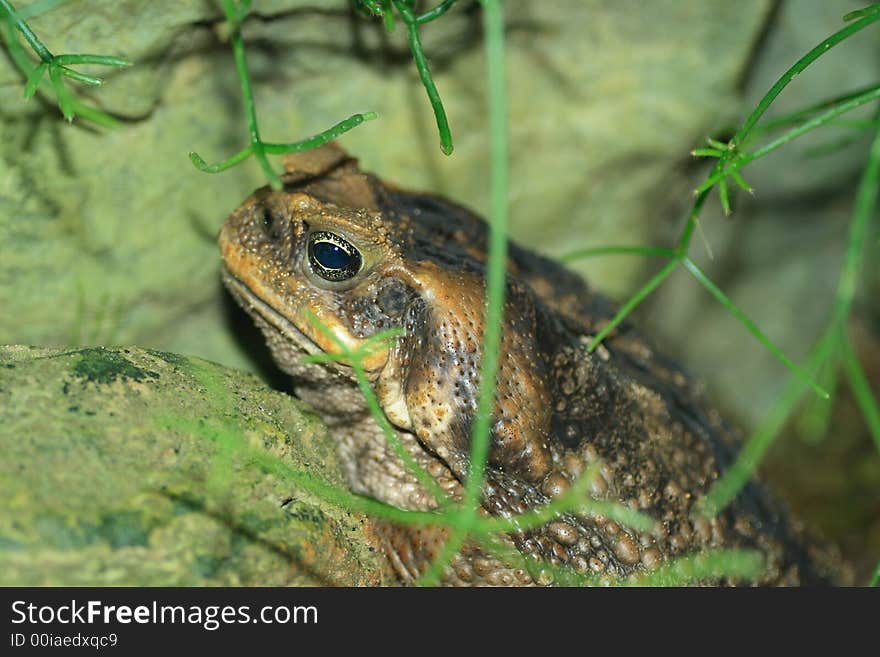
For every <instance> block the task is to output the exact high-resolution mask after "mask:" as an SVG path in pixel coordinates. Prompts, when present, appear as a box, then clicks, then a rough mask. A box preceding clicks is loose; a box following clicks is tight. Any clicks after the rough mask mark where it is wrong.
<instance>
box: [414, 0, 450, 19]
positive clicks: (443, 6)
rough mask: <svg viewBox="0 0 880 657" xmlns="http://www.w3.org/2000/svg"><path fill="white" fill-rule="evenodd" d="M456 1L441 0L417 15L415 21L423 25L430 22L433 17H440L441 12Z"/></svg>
mask: <svg viewBox="0 0 880 657" xmlns="http://www.w3.org/2000/svg"><path fill="white" fill-rule="evenodd" d="M456 2H457V0H443V2H441V3H440V4H439V5H437V6H436V7H434V8H433V9H431V10H429V11H426V12H425V13H424V14H422V15H421V16H419V17H418V18H417V19H416V22H417V23H418V24H419V25H424V24H425V23H430V22H431V21H432V20H434V19H435V18H440V17H441V16H442V15H443V14H445V13H446V12H447V11H449V10H450V9H452V7H453V5H455V3H456Z"/></svg>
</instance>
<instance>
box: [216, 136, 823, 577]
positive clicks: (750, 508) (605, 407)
mask: <svg viewBox="0 0 880 657" xmlns="http://www.w3.org/2000/svg"><path fill="white" fill-rule="evenodd" d="M286 164H287V173H286V175H285V176H284V183H285V186H284V189H283V190H282V191H277V192H276V191H272V190H271V189H269V188H267V187H266V188H262V189H259V190H257V191H256V192H255V193H254V194H253V195H252V196H251V197H250V198H249V199H247V200H246V201H245V202H244V204H242V205H241V206H240V207H239V208H238V209H237V210H235V212H234V213H233V214H232V215H231V216H230V217H229V218H228V219H227V221H226V223H225V225H224V226H223V228H222V231H221V233H220V239H219V241H220V247H221V250H222V254H223V260H224V263H225V268H224V274H223V276H224V281H225V283H226V285H227V287H228V289H229V290H230V291H231V293H232V295H233V296H234V297H235V299H236V300H237V301H238V302H239V303H240V304H241V305H242V306H243V307H244V308H245V309H246V310H247V311H248V313H249V314H250V315H251V316H252V317H253V319H254V321H255V322H256V323H257V325H258V326H259V327H260V329H262V331H263V332H264V334H265V337H266V340H267V341H268V345H269V347H270V349H271V351H272V353H273V356H274V358H275V360H276V361H277V364H278V365H279V367H280V368H281V369H282V370H284V371H285V372H287V373H289V374H290V375H292V376H293V377H294V380H295V390H296V394H297V395H298V396H299V397H301V398H302V399H304V400H306V401H307V402H309V403H310V404H312V405H313V406H314V407H315V409H317V411H318V412H319V413H320V414H321V415H322V416H323V418H324V420H325V421H326V422H327V424H328V426H329V427H330V430H331V432H332V433H333V434H334V436H335V437H336V438H337V439H338V443H339V451H340V455H341V458H342V461H343V463H344V465H345V468H346V474H347V477H348V481H349V484H350V485H351V487H352V489H353V490H355V491H356V492H359V493H362V494H365V495H369V496H372V497H374V498H377V499H379V500H382V501H385V502H387V503H389V504H393V505H396V506H398V507H402V508H406V509H419V510H427V509H431V508H434V507H435V506H436V501H435V500H434V498H433V497H432V495H430V494H429V493H428V492H427V491H426V490H425V489H424V488H423V487H422V486H421V485H420V484H419V482H418V481H417V479H416V478H415V477H414V476H413V475H412V474H411V473H410V472H409V471H408V470H407V468H406V467H405V466H404V464H403V463H402V462H401V460H400V458H399V457H398V456H397V455H396V454H395V452H394V451H393V450H392V449H391V447H390V446H389V445H388V444H386V440H385V437H384V435H383V432H382V430H381V428H380V427H379V426H378V424H377V423H376V422H375V421H374V419H373V418H372V417H371V415H370V413H369V411H368V410H367V408H366V406H365V403H364V399H363V396H362V395H361V393H360V392H359V391H358V389H357V387H356V382H355V379H354V377H353V374H352V370H351V368H350V367H349V366H347V365H345V364H341V363H303V362H302V356H303V354H304V353H320V352H326V353H338V352H339V347H338V345H337V344H336V343H335V342H334V340H333V339H331V338H329V337H328V336H326V335H325V334H324V333H322V332H321V331H320V330H319V329H318V328H317V327H316V325H315V323H314V321H313V319H314V317H317V319H318V320H320V322H322V323H323V324H324V325H325V326H326V327H328V328H329V329H330V331H331V332H332V334H333V336H334V337H335V339H336V340H337V341H340V342H341V343H342V344H344V345H347V346H348V347H350V348H352V349H356V348H358V347H359V346H361V345H362V344H363V342H364V341H365V340H367V339H369V338H370V337H371V336H373V335H375V334H376V333H377V332H380V331H383V330H386V329H389V328H394V327H397V328H400V329H403V334H402V335H401V336H400V337H397V338H395V339H394V340H393V341H392V342H390V343H389V344H388V345H387V347H386V348H383V349H381V350H379V351H377V352H374V353H372V355H371V356H370V357H369V358H368V359H367V360H366V361H364V367H365V369H366V371H367V374H368V377H369V379H370V381H371V383H372V385H373V387H374V389H375V392H376V395H377V398H378V399H379V401H380V403H381V406H382V408H383V409H384V411H385V413H386V415H387V417H388V418H389V419H390V421H391V422H392V423H393V424H394V426H395V427H396V430H397V432H398V434H399V436H400V438H401V441H402V442H403V444H404V445H405V447H406V449H407V450H408V451H409V452H410V453H411V454H412V456H413V457H414V458H415V460H416V461H417V462H418V463H419V464H421V465H422V466H423V467H424V468H425V469H426V470H427V471H428V472H429V473H430V474H431V476H432V477H434V479H435V480H436V481H437V482H438V483H439V484H440V486H441V487H442V488H443V490H445V491H446V492H447V493H448V494H450V495H452V496H453V497H454V496H458V495H460V494H461V491H462V483H461V482H462V481H464V480H465V479H466V476H467V473H468V461H469V436H470V428H471V425H472V423H473V419H474V412H475V408H476V398H477V397H476V395H477V380H478V372H479V365H480V358H481V346H480V338H481V335H482V330H483V308H484V289H483V286H484V268H485V263H486V246H487V243H486V242H487V228H486V225H485V223H484V222H483V221H482V220H481V219H480V218H479V217H477V216H476V215H474V214H473V213H471V212H469V211H468V210H466V209H464V208H462V207H460V206H458V205H456V204H454V203H451V202H449V201H446V200H444V199H441V198H438V197H435V196H430V195H426V194H420V193H413V192H409V191H403V190H400V189H397V188H395V187H393V186H391V185H388V184H385V183H383V182H382V181H381V180H379V179H378V178H376V177H375V176H372V175H369V174H366V173H363V172H361V171H360V170H359V168H358V166H357V162H356V161H355V160H354V159H352V158H350V157H348V156H347V155H346V154H345V153H344V152H343V151H342V150H341V149H339V148H338V147H337V146H335V145H332V144H331V145H327V146H325V147H322V148H320V149H317V150H315V151H310V152H307V153H303V154H299V155H296V156H293V157H291V158H289V159H288V161H287V163H286ZM613 313H614V308H613V306H612V305H611V304H610V303H609V302H608V301H607V300H606V299H605V298H603V297H602V296H600V295H599V294H597V293H595V292H594V291H593V290H592V289H590V288H589V287H588V286H587V285H586V284H585V282H584V281H583V280H582V279H581V278H580V277H578V276H577V275H575V274H573V273H571V272H569V271H567V270H566V269H564V268H563V267H561V266H560V265H558V264H557V263H555V262H552V261H550V260H548V259H546V258H543V257H540V256H538V255H536V254H534V253H531V252H529V251H527V250H525V249H522V248H519V247H517V246H516V245H513V244H511V245H510V252H509V262H508V277H507V302H506V308H505V321H504V326H503V342H502V349H501V354H502V357H501V362H500V369H499V372H498V376H497V393H496V395H497V401H496V406H495V412H494V415H493V420H492V434H491V445H490V452H489V461H488V469H487V473H486V483H485V486H484V490H483V498H482V505H483V510H484V511H485V513H487V514H494V515H499V516H510V515H512V514H517V513H521V512H523V511H526V510H529V509H534V508H536V507H539V506H540V505H544V504H546V503H547V502H548V501H549V500H551V499H553V498H554V497H555V496H557V495H559V494H561V493H563V492H564V491H566V490H568V489H569V487H570V486H571V484H572V482H573V481H574V480H575V479H576V478H577V477H578V476H579V475H580V474H581V473H582V472H583V470H584V469H585V467H586V466H587V465H588V464H590V463H595V462H597V461H599V462H600V463H601V471H600V472H601V475H600V476H599V477H597V478H596V479H595V480H594V481H593V483H592V486H591V494H592V495H593V496H595V497H599V498H603V499H607V500H613V501H617V502H620V503H623V504H625V505H627V506H629V507H631V508H634V509H638V510H640V511H642V512H644V513H646V514H648V515H650V516H652V517H653V518H655V519H656V520H657V521H658V522H657V524H656V528H655V530H654V531H652V532H646V533H642V534H638V533H635V532H633V531H630V530H629V529H627V528H624V527H621V526H620V525H619V524H617V523H615V522H613V521H610V520H608V519H605V518H602V517H579V516H575V515H572V514H563V515H561V516H560V517H559V518H558V519H556V520H555V521H554V522H551V523H549V524H547V525H545V526H543V527H541V528H539V529H535V530H531V531H523V532H520V533H514V534H511V535H510V537H509V542H510V544H511V545H513V546H515V547H516V548H517V549H518V550H519V551H520V552H521V553H523V554H525V555H527V556H532V557H539V558H540V559H545V560H547V561H549V562H550V563H552V564H555V565H563V564H564V565H567V566H570V567H572V568H574V569H575V570H576V571H579V572H586V573H598V574H604V575H608V576H616V575H625V574H628V573H631V572H633V571H635V570H639V569H652V568H655V567H657V565H659V564H660V563H662V562H663V561H664V560H665V559H668V558H670V557H673V556H677V555H682V554H686V553H689V552H693V551H696V550H699V549H701V548H705V547H709V546H712V547H750V548H756V549H759V550H760V551H762V552H763V553H764V554H765V555H766V556H767V559H768V564H769V566H768V570H767V573H766V577H765V578H764V580H763V581H764V582H765V583H786V584H796V583H816V582H822V581H825V577H826V574H825V573H824V572H823V570H822V568H820V567H818V566H817V565H816V561H815V559H814V558H813V555H812V554H811V549H810V548H808V547H806V546H805V544H804V543H803V542H802V541H801V539H800V538H799V535H798V533H797V531H796V530H794V529H793V528H792V527H791V525H790V523H789V522H788V521H787V520H786V518H785V516H784V514H783V512H782V511H781V509H780V507H779V505H778V504H777V503H776V502H775V501H774V500H773V499H771V498H770V497H769V496H768V495H767V494H766V493H765V492H764V491H763V489H761V488H760V486H759V485H758V484H756V483H751V484H749V486H748V487H747V488H746V489H745V490H743V491H742V492H741V493H740V495H739V496H738V497H737V499H736V500H735V502H734V503H733V504H731V505H730V506H729V507H728V508H727V509H726V510H725V511H724V512H723V513H722V514H721V515H719V516H718V517H717V518H716V519H714V520H711V521H707V520H700V519H696V520H695V519H692V518H691V516H690V511H691V508H692V506H693V504H694V502H695V500H696V499H697V498H699V497H700V495H701V494H703V493H704V492H705V491H706V490H707V489H708V487H709V486H710V485H711V484H712V483H713V482H714V481H715V480H716V479H717V478H718V477H719V473H720V472H722V471H723V470H724V469H725V468H726V467H727V466H729V464H730V463H731V462H732V459H733V457H734V456H735V454H736V451H737V449H738V444H737V439H736V438H735V436H734V434H733V433H732V432H731V431H730V430H729V429H728V427H727V426H726V425H725V423H724V422H723V421H722V419H721V418H720V417H719V416H718V414H717V413H715V412H714V411H712V410H711V409H709V408H708V407H707V406H706V405H705V403H704V401H703V399H702V398H701V396H700V394H699V393H698V391H697V389H696V388H695V386H694V384H693V383H692V382H691V381H690V380H689V379H687V378H686V377H685V376H684V375H683V374H682V373H681V372H680V371H679V369H677V367H676V366H675V365H674V364H672V363H671V362H670V361H669V360H667V359H666V358H664V357H663V356H662V355H660V354H658V353H656V352H655V351H654V349H653V348H652V347H651V345H650V344H649V343H648V342H647V341H646V340H645V339H643V338H642V337H640V336H639V334H638V333H637V332H636V331H634V330H633V329H632V328H631V327H630V326H629V325H623V326H621V327H620V328H619V329H618V330H617V331H616V332H615V333H614V334H613V335H612V336H611V337H610V338H609V339H608V340H607V341H605V343H604V344H603V345H600V347H599V348H598V349H597V350H596V351H595V353H589V352H588V351H587V348H586V347H587V346H588V345H589V341H590V338H591V336H593V335H595V333H596V332H597V331H598V330H600V328H601V327H602V326H603V324H604V323H605V322H607V321H608V319H609V318H610V317H612V316H613ZM445 538H446V533H445V532H444V530H442V529H437V530H427V529H424V528H421V529H409V528H405V527H399V526H392V525H390V524H389V525H388V526H387V531H385V532H384V533H383V535H382V537H381V540H382V541H383V543H384V548H385V549H386V551H387V554H388V557H389V560H390V562H391V565H392V566H393V568H394V570H395V572H396V573H397V575H398V576H399V577H400V579H401V581H403V582H412V581H413V580H414V579H415V578H417V577H418V576H419V574H420V573H422V572H423V571H424V569H425V568H426V566H427V564H428V563H429V562H430V560H431V559H432V558H433V557H434V556H435V555H436V554H437V552H438V550H439V549H440V547H442V545H443V542H444V539H445ZM443 581H444V583H446V584H531V583H535V582H534V578H533V576H532V575H530V574H529V572H528V570H526V569H523V568H515V567H513V566H511V565H509V564H506V563H504V562H502V561H500V560H498V559H497V558H495V557H493V556H491V555H489V554H487V553H485V552H483V551H482V550H481V549H480V548H479V547H478V546H477V545H471V544H466V545H465V546H464V547H463V548H462V550H461V551H460V553H459V554H458V555H457V557H456V558H455V560H454V561H453V563H452V565H451V566H450V567H449V568H447V569H446V572H445V575H444V580H443Z"/></svg>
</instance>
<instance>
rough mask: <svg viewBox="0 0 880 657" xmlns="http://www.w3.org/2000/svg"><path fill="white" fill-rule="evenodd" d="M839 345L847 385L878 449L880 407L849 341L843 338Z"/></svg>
mask: <svg viewBox="0 0 880 657" xmlns="http://www.w3.org/2000/svg"><path fill="white" fill-rule="evenodd" d="M841 346H842V348H843V354H842V359H841V360H842V362H843V368H844V370H845V371H846V376H847V379H848V381H849V387H850V389H851V390H852V392H853V395H855V398H856V403H857V404H858V405H859V410H860V411H861V412H862V416H863V417H864V418H865V422H866V423H867V425H868V430H869V431H870V432H871V437H872V438H873V439H874V444H875V445H876V446H877V449H878V451H880V408H878V406H877V399H876V398H875V397H874V393H873V392H872V390H871V384H870V383H869V382H868V377H867V376H865V371H864V370H863V369H862V366H861V364H860V363H859V359H858V356H857V355H856V352H855V350H854V349H853V347H852V344H851V343H850V341H849V340H848V339H844V340H843V341H842V344H841Z"/></svg>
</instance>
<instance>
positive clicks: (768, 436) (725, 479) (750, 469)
mask: <svg viewBox="0 0 880 657" xmlns="http://www.w3.org/2000/svg"><path fill="white" fill-rule="evenodd" d="M835 344H836V334H835V333H833V332H830V333H826V334H825V335H824V336H822V338H821V339H820V340H819V341H818V342H817V343H816V345H815V347H814V348H813V349H812V351H811V352H810V355H809V356H808V358H807V369H808V370H810V371H812V370H815V369H817V368H818V367H819V366H821V365H822V363H824V362H825V361H826V360H827V359H828V357H829V355H830V354H831V352H832V351H833V349H834V346H835ZM805 390H806V384H805V383H804V381H803V380H802V379H800V378H797V377H793V378H792V379H790V380H789V382H788V383H787V384H786V386H785V388H784V389H783V392H782V394H781V395H780V396H779V398H778V399H777V401H776V403H775V404H774V405H773V407H772V408H771V409H770V411H769V412H768V413H767V415H766V417H765V418H764V419H763V420H762V421H761V423H760V424H759V425H758V428H757V429H756V430H755V432H754V433H753V434H752V436H751V437H750V438H749V439H748V441H746V443H745V445H743V448H742V449H741V450H740V453H739V455H738V456H737V458H736V461H734V463H733V465H732V466H730V468H729V469H728V470H727V472H725V473H724V474H723V475H722V476H721V478H720V479H719V480H718V481H716V482H715V483H714V484H713V486H712V488H711V489H710V490H709V492H708V493H707V494H706V495H705V497H703V498H702V499H700V500H698V502H697V504H696V506H695V507H694V512H693V513H694V515H696V516H702V517H704V518H714V517H715V516H716V515H718V513H719V512H720V511H721V510H722V509H723V508H724V507H725V506H727V505H728V504H729V503H730V502H731V500H733V498H734V497H736V496H737V494H738V493H739V491H741V490H742V488H743V487H744V486H745V485H746V484H747V483H748V481H749V479H750V478H751V477H752V474H753V473H754V471H755V469H756V468H757V467H758V464H759V463H760V462H761V459H762V458H763V456H764V453H765V452H766V451H767V449H768V448H769V447H770V445H772V444H773V441H774V440H775V439H776V437H777V436H778V435H779V432H780V431H781V430H782V428H783V427H784V426H785V423H786V422H787V421H788V418H789V416H790V415H791V412H792V411H793V410H794V408H795V406H796V405H797V403H798V401H800V399H801V397H802V396H803V394H804V392H805Z"/></svg>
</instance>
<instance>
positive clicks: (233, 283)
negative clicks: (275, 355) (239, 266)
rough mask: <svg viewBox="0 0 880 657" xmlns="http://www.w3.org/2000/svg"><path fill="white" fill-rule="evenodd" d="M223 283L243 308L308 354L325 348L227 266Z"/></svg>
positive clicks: (318, 352) (321, 351) (316, 352)
mask: <svg viewBox="0 0 880 657" xmlns="http://www.w3.org/2000/svg"><path fill="white" fill-rule="evenodd" d="M222 274H223V284H224V285H225V286H226V289H228V290H229V292H230V293H231V294H232V296H234V297H236V298H237V300H238V302H239V303H240V304H241V306H242V308H244V309H245V311H247V312H248V313H249V314H251V315H255V316H257V317H259V318H260V319H262V320H263V321H265V322H266V323H267V324H269V325H270V326H271V327H272V328H274V329H275V330H276V331H278V332H279V333H280V334H281V336H282V337H283V338H284V339H285V340H287V341H288V342H290V343H293V344H296V345H299V346H300V347H301V348H302V349H303V351H304V352H305V353H307V354H320V353H323V350H322V349H321V348H320V347H319V346H318V345H317V344H315V343H314V341H313V340H312V339H311V338H310V337H309V336H307V335H306V334H305V333H303V332H302V331H300V330H299V329H298V328H297V327H296V325H295V324H294V323H293V322H291V321H290V320H289V319H287V317H285V316H284V315H282V314H281V313H280V312H278V311H277V310H275V308H273V307H272V306H271V305H270V304H269V303H268V302H266V301H264V300H263V299H261V298H260V297H259V296H257V294H256V293H255V292H254V291H253V290H251V288H249V287H248V286H247V285H246V284H245V283H243V282H242V281H241V280H240V279H238V278H236V276H235V274H233V273H232V272H231V271H229V269H228V268H227V267H223V272H222Z"/></svg>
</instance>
